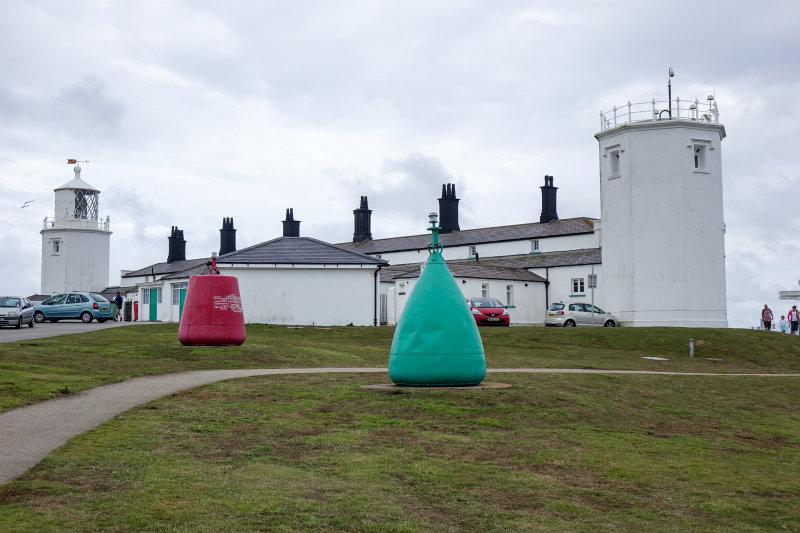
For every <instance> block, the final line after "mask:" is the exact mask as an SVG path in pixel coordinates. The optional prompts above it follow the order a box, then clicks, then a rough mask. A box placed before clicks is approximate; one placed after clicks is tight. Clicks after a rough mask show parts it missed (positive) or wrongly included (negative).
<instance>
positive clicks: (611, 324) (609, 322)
mask: <svg viewBox="0 0 800 533" xmlns="http://www.w3.org/2000/svg"><path fill="white" fill-rule="evenodd" d="M603 327H606V328H615V327H617V324H616V323H615V322H614V321H613V320H606V323H605V324H603Z"/></svg>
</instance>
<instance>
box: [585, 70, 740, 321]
mask: <svg viewBox="0 0 800 533" xmlns="http://www.w3.org/2000/svg"><path fill="white" fill-rule="evenodd" d="M670 74H671V72H670ZM658 104H660V105H664V106H666V108H665V109H660V108H658V107H657V105H658ZM701 107H702V108H703V109H701ZM595 137H596V138H597V140H598V141H599V143H600V146H599V148H600V158H599V159H600V197H601V219H602V226H601V232H600V244H601V247H602V254H603V271H602V278H601V279H600V280H598V284H602V285H603V294H604V303H605V307H607V308H608V310H609V311H611V312H613V313H615V314H617V316H618V317H619V319H620V322H621V323H622V324H623V325H632V326H684V327H727V326H728V316H727V306H726V292H725V291H726V288H725V237H724V233H725V223H724V218H723V210H722V168H721V163H722V162H721V145H722V139H724V138H725V127H724V126H723V125H722V124H720V122H719V112H718V108H717V104H716V101H715V100H714V97H713V96H709V97H708V98H707V101H706V102H702V103H701V102H699V101H697V100H695V101H693V102H692V101H681V100H680V99H676V100H671V101H668V102H656V101H655V100H653V101H651V102H646V103H644V104H631V103H630V102H629V103H628V104H627V105H626V106H623V107H621V108H614V109H613V110H612V111H609V112H605V113H601V131H600V133H598V134H596V135H595Z"/></svg>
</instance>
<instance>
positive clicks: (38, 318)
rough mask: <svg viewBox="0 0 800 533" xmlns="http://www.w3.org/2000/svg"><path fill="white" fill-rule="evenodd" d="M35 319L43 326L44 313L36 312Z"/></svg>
mask: <svg viewBox="0 0 800 533" xmlns="http://www.w3.org/2000/svg"><path fill="white" fill-rule="evenodd" d="M33 319H34V320H35V321H36V322H38V323H39V324H41V323H42V322H44V313H42V312H41V311H36V312H35V313H33Z"/></svg>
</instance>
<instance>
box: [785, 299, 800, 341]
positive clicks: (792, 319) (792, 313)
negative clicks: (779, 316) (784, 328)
mask: <svg viewBox="0 0 800 533" xmlns="http://www.w3.org/2000/svg"><path fill="white" fill-rule="evenodd" d="M786 318H788V319H789V323H790V324H791V325H792V327H791V329H792V335H797V325H798V323H797V320H798V317H797V306H796V305H793V306H792V308H791V309H789V315H788V316H787V317H786Z"/></svg>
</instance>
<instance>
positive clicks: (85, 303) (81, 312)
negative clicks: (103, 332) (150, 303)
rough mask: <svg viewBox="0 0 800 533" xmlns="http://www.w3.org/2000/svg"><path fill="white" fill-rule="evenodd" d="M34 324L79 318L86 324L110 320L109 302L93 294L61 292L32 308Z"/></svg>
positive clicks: (112, 316) (111, 315)
mask: <svg viewBox="0 0 800 533" xmlns="http://www.w3.org/2000/svg"><path fill="white" fill-rule="evenodd" d="M33 318H34V320H36V322H40V323H41V322H44V321H45V320H49V321H50V322H58V321H59V320H61V319H64V318H79V319H81V320H82V321H83V322H85V323H86V324H88V323H89V322H91V321H92V320H95V319H96V320H97V321H98V322H105V321H106V320H111V319H112V318H114V315H113V314H112V313H111V302H109V301H108V300H106V299H105V298H104V297H103V296H101V295H99V294H96V293H93V292H62V293H61V294H56V295H55V296H51V297H50V298H48V299H47V300H45V301H43V302H42V303H39V304H36V305H34V306H33Z"/></svg>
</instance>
